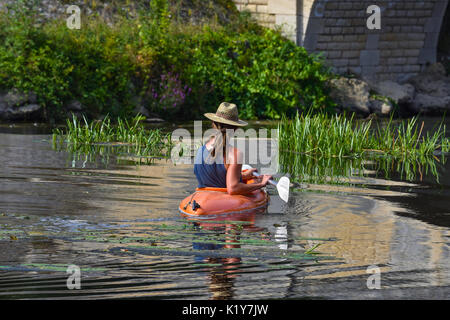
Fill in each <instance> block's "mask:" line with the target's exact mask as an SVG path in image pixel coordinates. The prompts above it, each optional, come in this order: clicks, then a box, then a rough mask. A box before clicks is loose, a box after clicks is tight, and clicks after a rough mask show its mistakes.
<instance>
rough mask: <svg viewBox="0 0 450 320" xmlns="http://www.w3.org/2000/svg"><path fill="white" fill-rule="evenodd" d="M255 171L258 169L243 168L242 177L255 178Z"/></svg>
mask: <svg viewBox="0 0 450 320" xmlns="http://www.w3.org/2000/svg"><path fill="white" fill-rule="evenodd" d="M257 171H258V169H256V168H251V169H248V170H245V171H244V172H242V179H244V180H248V179H255V178H257V177H254V176H253V172H257Z"/></svg>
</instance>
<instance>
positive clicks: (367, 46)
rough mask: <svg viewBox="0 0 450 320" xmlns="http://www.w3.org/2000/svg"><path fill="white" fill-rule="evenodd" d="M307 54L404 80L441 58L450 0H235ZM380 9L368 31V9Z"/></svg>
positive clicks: (349, 69) (339, 68)
mask: <svg viewBox="0 0 450 320" xmlns="http://www.w3.org/2000/svg"><path fill="white" fill-rule="evenodd" d="M234 1H235V2H236V4H237V6H238V9H240V10H249V11H251V12H252V13H253V14H254V16H255V17H256V18H257V20H258V21H259V22H260V23H261V24H263V25H266V26H275V25H280V26H282V30H283V32H284V34H285V35H286V36H287V37H288V38H289V39H291V40H292V41H295V42H296V43H297V44H298V45H300V46H304V47H305V48H306V49H307V50H308V52H316V53H317V52H323V54H324V55H325V57H326V60H327V63H329V64H330V65H331V66H332V67H333V68H334V70H335V71H336V72H338V73H354V74H356V75H359V76H363V77H365V78H372V79H375V80H387V79H390V80H396V81H399V82H403V81H405V80H407V79H408V78H409V77H411V76H414V75H416V74H417V73H419V72H420V71H421V70H422V69H423V68H424V67H425V66H426V65H427V64H431V63H434V62H436V56H437V47H438V41H439V33H440V30H441V25H442V20H443V17H444V14H445V12H446V10H447V6H448V0H423V1H420V0H384V1H376V0H234ZM370 5H377V6H379V7H380V9H381V29H380V30H369V29H368V28H367V19H368V17H369V16H370V14H368V13H367V8H368V7H369V6H370Z"/></svg>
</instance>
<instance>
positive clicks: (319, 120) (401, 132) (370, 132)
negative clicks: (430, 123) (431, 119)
mask: <svg viewBox="0 0 450 320" xmlns="http://www.w3.org/2000/svg"><path fill="white" fill-rule="evenodd" d="M417 121H418V118H417V117H414V118H412V119H409V120H407V121H404V122H400V123H399V124H398V125H395V124H394V122H393V120H392V118H391V119H390V120H389V122H388V123H387V124H386V126H384V127H381V126H380V125H378V124H377V125H374V124H373V122H372V120H370V121H355V120H354V119H353V116H352V117H350V118H347V117H345V116H344V115H335V116H328V115H326V114H318V115H314V116H313V115H309V114H307V115H297V116H296V117H295V118H294V119H293V120H288V119H286V118H283V119H282V120H281V121H280V124H279V125H278V133H279V146H280V151H282V152H283V151H289V152H296V153H299V154H305V155H315V156H322V157H338V158H342V157H348V158H359V157H363V156H365V155H367V154H369V153H380V154H384V155H390V156H393V157H395V158H401V157H404V156H408V157H411V156H412V157H420V156H424V155H432V154H433V153H434V152H435V151H437V150H439V149H441V148H442V149H445V148H446V150H447V149H448V140H447V139H446V138H445V125H442V124H441V125H440V126H439V127H438V128H437V129H436V130H435V131H434V132H433V133H429V132H427V133H424V132H423V127H424V123H423V122H422V123H421V125H418V123H417ZM443 146H445V147H443ZM443 151H444V150H443Z"/></svg>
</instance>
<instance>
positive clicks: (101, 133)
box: [52, 116, 172, 162]
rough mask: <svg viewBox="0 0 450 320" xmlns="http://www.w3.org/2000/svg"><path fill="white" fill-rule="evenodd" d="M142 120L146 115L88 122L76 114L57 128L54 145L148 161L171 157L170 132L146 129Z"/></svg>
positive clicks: (78, 150) (70, 149) (86, 152)
mask: <svg viewBox="0 0 450 320" xmlns="http://www.w3.org/2000/svg"><path fill="white" fill-rule="evenodd" d="M142 120H143V117H142V116H136V117H134V118H133V119H132V120H131V121H129V120H126V119H124V120H123V119H121V118H118V119H117V123H112V122H111V119H110V118H109V117H108V116H107V117H105V119H103V120H102V121H99V120H98V121H91V122H88V121H87V120H86V118H83V120H78V119H77V118H75V117H73V118H72V120H67V122H66V128H65V130H63V129H58V128H57V129H55V130H54V132H53V139H52V140H53V147H54V149H57V150H58V149H59V150H61V149H63V150H68V151H70V152H72V153H78V154H79V153H84V154H91V155H92V154H96V153H101V154H105V153H115V154H120V153H122V154H125V155H127V156H129V155H132V156H135V157H138V158H139V159H140V160H149V161H147V162H151V160H152V159H154V158H167V157H168V156H169V155H170V150H171V148H172V139H171V135H170V133H168V134H164V133H163V132H162V131H161V130H160V129H146V128H145V127H144V125H143V123H142ZM111 149H114V151H113V150H111Z"/></svg>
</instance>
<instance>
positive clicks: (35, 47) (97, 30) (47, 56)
mask: <svg viewBox="0 0 450 320" xmlns="http://www.w3.org/2000/svg"><path fill="white" fill-rule="evenodd" d="M21 2H23V1H19V2H17V3H16V4H15V5H14V6H13V9H14V10H10V11H9V13H2V14H1V15H0V44H1V45H0V88H2V90H10V89H12V88H14V89H16V90H17V91H16V93H17V94H16V97H15V98H16V99H6V100H8V101H6V102H5V105H4V106H3V107H4V108H9V109H7V110H9V113H8V112H5V114H6V117H8V116H9V118H10V119H11V120H14V119H16V118H17V114H16V113H15V112H16V111H17V108H16V105H18V103H19V102H18V101H20V100H27V101H30V102H29V103H30V104H32V105H33V106H38V107H40V108H38V107H35V109H33V117H41V118H43V119H45V120H47V121H53V120H56V121H58V120H62V119H65V118H66V117H68V116H69V115H70V112H75V113H78V114H81V113H83V114H85V115H86V116H87V117H88V118H91V119H96V118H99V117H102V116H103V115H106V114H109V115H111V117H113V118H115V117H117V116H120V117H122V118H131V117H132V116H134V114H136V113H138V112H140V113H142V114H145V115H147V116H150V117H155V116H156V117H162V118H164V119H166V120H171V119H193V118H196V117H199V116H200V115H201V114H202V113H204V112H208V111H215V109H216V108H217V106H218V104H219V103H220V102H222V101H233V102H234V103H236V104H237V105H239V107H240V113H241V117H243V118H245V119H256V118H266V119H279V118H281V116H282V115H283V114H286V115H288V116H290V115H294V114H295V112H297V111H304V110H316V111H327V110H332V106H333V102H332V101H331V100H330V98H329V97H328V95H327V89H326V87H325V82H326V81H327V80H328V79H330V78H331V77H332V75H331V74H330V73H329V72H328V71H327V70H326V69H325V68H324V67H323V65H322V62H321V60H320V59H318V58H317V57H315V56H312V55H309V54H308V53H307V52H306V51H305V49H304V48H301V47H297V46H296V45H295V44H294V43H292V42H290V41H288V40H286V39H284V38H283V37H282V36H281V35H280V33H279V32H276V31H273V30H269V29H265V28H262V27H259V26H258V25H256V23H254V22H253V21H252V20H251V19H250V17H249V16H248V15H246V14H239V13H238V12H237V11H236V10H235V9H234V10H231V9H229V10H228V11H225V10H223V12H225V13H226V14H227V21H228V22H227V23H221V21H222V20H223V19H213V18H211V17H209V19H206V18H205V19H203V20H201V22H199V21H197V22H196V23H186V22H184V21H180V19H175V18H172V15H171V11H170V10H169V2H167V1H165V0H158V1H151V3H150V6H149V7H148V8H145V9H144V10H138V11H133V12H132V13H133V15H131V14H130V11H129V10H128V9H124V10H123V12H117V14H116V15H115V19H114V23H107V21H105V19H104V18H102V17H100V16H96V15H90V16H83V19H82V24H81V29H80V30H76V29H74V30H71V29H69V28H68V27H67V25H66V20H65V19H56V20H42V19H41V17H40V15H39V14H38V12H37V7H35V6H28V7H27V6H20V3H21ZM25 2H27V1H25ZM194 2H195V1H194ZM231 5H232V2H231V0H230V1H228V0H227V1H225V0H224V1H220V2H219V3H214V6H219V7H221V8H223V7H225V8H226V7H227V6H231ZM130 10H131V9H130ZM225 13H224V14H225ZM186 14H189V11H187V13H186ZM21 92H25V93H27V94H28V95H30V96H24V95H23V94H21ZM12 95H13V97H12V98H14V94H12ZM17 112H18V111H17ZM15 117H16V118H15Z"/></svg>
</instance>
